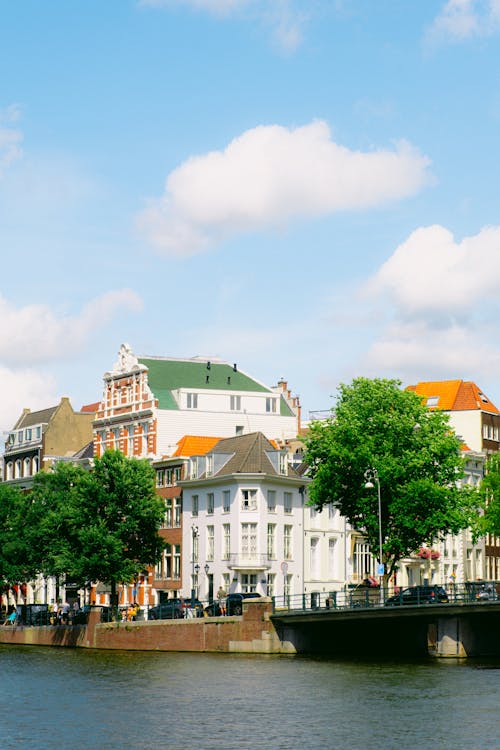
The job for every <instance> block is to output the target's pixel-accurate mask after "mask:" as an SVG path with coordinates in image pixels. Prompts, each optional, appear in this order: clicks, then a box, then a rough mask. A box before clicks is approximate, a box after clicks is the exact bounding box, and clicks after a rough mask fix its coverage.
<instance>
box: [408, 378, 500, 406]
mask: <svg viewBox="0 0 500 750" xmlns="http://www.w3.org/2000/svg"><path fill="white" fill-rule="evenodd" d="M407 390H409V391H413V392H414V393H417V394H418V395H419V396H423V397H425V398H426V399H427V401H428V404H427V405H428V407H429V409H439V410H440V411H476V410H480V411H485V412H488V413H490V414H500V412H499V411H498V409H497V407H496V406H495V404H494V403H493V402H492V401H490V399H489V398H488V397H487V396H486V394H484V393H483V391H481V389H480V388H479V387H478V386H477V385H476V383H474V382H472V381H464V380H441V381H439V380H438V381H429V382H422V383H417V384H416V385H411V386H408V388H407Z"/></svg>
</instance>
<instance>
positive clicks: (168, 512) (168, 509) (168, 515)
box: [165, 497, 172, 529]
mask: <svg viewBox="0 0 500 750" xmlns="http://www.w3.org/2000/svg"><path fill="white" fill-rule="evenodd" d="M165 528H166V529H170V528H172V500H171V498H169V497H167V498H165Z"/></svg>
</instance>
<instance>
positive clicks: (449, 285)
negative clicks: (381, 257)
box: [366, 226, 500, 317]
mask: <svg viewBox="0 0 500 750" xmlns="http://www.w3.org/2000/svg"><path fill="white" fill-rule="evenodd" d="M499 280H500V227H487V228H485V229H482V230H481V231H480V232H479V234H477V235H475V236H473V237H465V238H464V239H463V240H462V241H461V242H456V241H455V240H454V238H453V235H452V233H451V232H450V231H449V230H447V229H445V228H444V227H442V226H431V227H423V228H420V229H417V230H416V231H414V232H412V234H411V235H410V236H409V237H408V239H407V240H405V242H403V243H402V244H401V245H400V246H399V247H398V248H397V249H396V251H395V252H394V254H393V255H392V256H391V257H390V258H389V260H387V261H386V262H385V263H384V265H383V266H382V267H381V268H380V270H379V271H378V272H377V273H376V274H375V276H374V278H373V279H372V280H371V281H370V282H369V284H368V285H367V289H366V291H367V293H368V294H370V295H378V296H383V297H385V298H387V297H389V298H390V299H391V301H392V302H393V303H394V305H395V306H396V308H397V309H398V311H399V312H400V313H401V314H405V315H408V314H412V315H413V314H420V315H430V316H433V315H435V313H436V312H437V313H448V314H449V315H451V316H458V317H462V316H463V315H467V314H468V313H469V312H470V311H471V310H473V309H474V308H475V306H476V305H477V303H478V302H482V304H484V303H485V301H486V300H489V301H491V302H493V303H495V302H496V300H497V299H498V284H499Z"/></svg>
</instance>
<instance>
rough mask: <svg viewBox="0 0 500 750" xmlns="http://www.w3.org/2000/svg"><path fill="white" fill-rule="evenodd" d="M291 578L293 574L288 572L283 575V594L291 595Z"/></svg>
mask: <svg viewBox="0 0 500 750" xmlns="http://www.w3.org/2000/svg"><path fill="white" fill-rule="evenodd" d="M292 578H293V576H292V575H291V573H288V575H287V576H286V577H285V596H291V595H292V593H293V591H292Z"/></svg>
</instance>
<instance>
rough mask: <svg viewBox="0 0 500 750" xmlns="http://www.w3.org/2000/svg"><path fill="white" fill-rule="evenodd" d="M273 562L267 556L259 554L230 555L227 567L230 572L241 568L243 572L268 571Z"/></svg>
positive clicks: (241, 553) (242, 553)
mask: <svg viewBox="0 0 500 750" xmlns="http://www.w3.org/2000/svg"><path fill="white" fill-rule="evenodd" d="M271 563H272V560H271V559H270V558H269V557H268V555H266V554H259V553H257V552H240V553H236V554H231V555H229V558H228V560H227V567H228V568H229V569H230V570H234V569H235V568H239V569H242V570H268V569H269V568H270V567H271Z"/></svg>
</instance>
